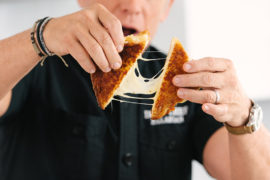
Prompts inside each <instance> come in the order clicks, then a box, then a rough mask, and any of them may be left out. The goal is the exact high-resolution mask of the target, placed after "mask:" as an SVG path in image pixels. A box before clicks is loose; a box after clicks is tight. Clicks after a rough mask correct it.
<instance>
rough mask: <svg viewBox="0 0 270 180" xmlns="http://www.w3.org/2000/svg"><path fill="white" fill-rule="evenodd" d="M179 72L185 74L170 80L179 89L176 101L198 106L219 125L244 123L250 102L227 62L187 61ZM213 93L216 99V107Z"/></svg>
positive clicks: (213, 59)
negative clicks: (222, 123) (180, 100)
mask: <svg viewBox="0 0 270 180" xmlns="http://www.w3.org/2000/svg"><path fill="white" fill-rule="evenodd" d="M183 69H184V70H185V71H186V72H187V74H182V75H176V76H175V77H174V78H173V84H174V85H175V86H177V87H179V89H178V91H177V95H178V97H180V98H182V99H185V100H189V101H191V102H194V103H200V104H202V105H203V106H202V109H203V111H204V112H205V113H207V114H210V115H212V116H213V117H214V118H215V119H216V120H217V121H219V122H227V123H228V124H229V125H231V126H234V127H236V126H242V125H244V124H245V123H246V122H247V119H248V116H249V110H250V107H251V100H250V99H249V98H248V96H247V95H246V94H245V92H244V90H243V88H242V86H241V84H240V82H239V80H238V78H237V75H236V71H235V68H234V65H233V63H232V61H231V60H227V59H223V58H212V57H207V58H202V59H199V60H192V61H189V62H187V63H185V64H184V66H183ZM195 88H201V90H197V89H195ZM215 90H216V91H217V92H218V93H219V95H220V99H219V101H218V102H217V103H216V100H217V96H216V92H215Z"/></svg>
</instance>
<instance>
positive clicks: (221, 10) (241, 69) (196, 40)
mask: <svg viewBox="0 0 270 180" xmlns="http://www.w3.org/2000/svg"><path fill="white" fill-rule="evenodd" d="M175 1H176V2H175V4H174V6H173V9H172V11H171V14H170V16H169V19H168V21H166V22H165V23H163V24H161V27H160V30H159V31H158V33H157V36H156V38H155V39H154V41H153V43H154V44H155V45H157V46H158V47H159V48H161V49H162V50H164V51H168V48H169V44H170V39H171V38H172V37H173V36H176V37H178V38H179V39H180V41H181V42H182V43H183V45H184V46H185V48H186V50H187V51H188V53H189V56H190V58H195V59H197V58H200V57H204V56H216V57H226V58H229V59H231V60H233V62H234V63H235V66H236V68H237V72H238V75H239V78H240V80H241V82H242V84H243V86H244V87H245V89H246V91H247V93H248V95H249V96H250V97H251V98H254V99H256V100H267V99H270V83H269V82H270V80H269V79H270V66H269V65H270V63H269V62H270V1H269V0H225V1H224V0H186V1H184V0H175ZM78 9H79V7H78V5H77V3H76V0H58V1H53V0H47V1H43V0H0V39H3V38H6V37H8V36H11V35H13V34H15V33H18V32H20V31H23V30H24V29H26V28H30V27H31V26H32V24H33V22H34V21H35V20H36V19H38V18H41V17H45V16H60V15H64V14H66V13H70V12H74V11H76V10H78ZM193 165H194V172H193V179H195V180H207V179H212V178H210V177H209V176H208V175H207V173H206V172H205V171H204V170H203V169H202V168H201V166H200V165H199V164H198V163H195V162H194V163H193Z"/></svg>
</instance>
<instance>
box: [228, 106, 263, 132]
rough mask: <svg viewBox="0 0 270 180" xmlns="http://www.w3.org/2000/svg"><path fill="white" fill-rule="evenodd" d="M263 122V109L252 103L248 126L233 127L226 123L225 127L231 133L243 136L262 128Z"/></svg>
mask: <svg viewBox="0 0 270 180" xmlns="http://www.w3.org/2000/svg"><path fill="white" fill-rule="evenodd" d="M262 120H263V111H262V108H261V107H260V106H259V105H258V104H256V103H254V102H252V107H251V110H250V113H249V117H248V122H247V124H246V125H244V126H239V127H232V126H230V125H228V124H227V123H224V125H225V127H226V128H227V130H228V131H229V132H230V133H232V134H236V135H241V134H247V133H253V132H255V131H257V130H258V129H259V128H260V125H261V123H262Z"/></svg>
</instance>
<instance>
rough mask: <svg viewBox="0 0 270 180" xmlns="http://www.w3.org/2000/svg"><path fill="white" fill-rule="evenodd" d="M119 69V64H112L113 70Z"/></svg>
mask: <svg viewBox="0 0 270 180" xmlns="http://www.w3.org/2000/svg"><path fill="white" fill-rule="evenodd" d="M120 67H121V64H120V63H119V62H116V63H114V64H113V68H114V69H119V68H120Z"/></svg>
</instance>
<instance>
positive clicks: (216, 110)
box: [202, 103, 230, 122]
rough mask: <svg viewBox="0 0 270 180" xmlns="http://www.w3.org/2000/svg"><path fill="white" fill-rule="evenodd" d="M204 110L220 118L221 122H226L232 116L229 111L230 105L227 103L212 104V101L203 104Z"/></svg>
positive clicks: (217, 118)
mask: <svg viewBox="0 0 270 180" xmlns="http://www.w3.org/2000/svg"><path fill="white" fill-rule="evenodd" d="M202 110H203V111H204V112H205V113H207V114H209V115H211V116H213V117H214V118H215V119H216V120H218V121H219V122H226V121H227V120H228V119H229V117H228V116H230V115H229V113H228V111H229V107H228V105H227V104H218V105H216V104H211V103H205V104H203V106H202Z"/></svg>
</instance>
